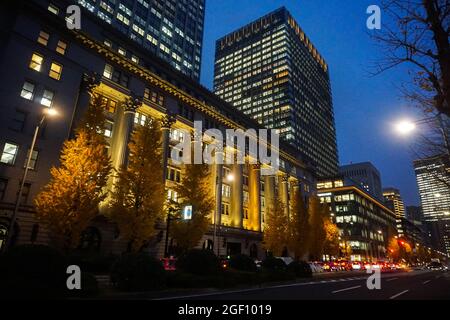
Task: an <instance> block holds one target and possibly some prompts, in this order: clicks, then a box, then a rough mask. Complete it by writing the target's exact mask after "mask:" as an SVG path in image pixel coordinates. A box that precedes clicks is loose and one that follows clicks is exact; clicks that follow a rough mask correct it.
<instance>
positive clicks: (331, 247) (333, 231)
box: [324, 218, 339, 257]
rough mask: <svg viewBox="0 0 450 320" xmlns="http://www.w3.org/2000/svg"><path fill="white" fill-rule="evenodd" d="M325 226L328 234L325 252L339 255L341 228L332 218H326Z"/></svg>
mask: <svg viewBox="0 0 450 320" xmlns="http://www.w3.org/2000/svg"><path fill="white" fill-rule="evenodd" d="M324 228H325V234H326V237H325V244H324V253H325V254H328V255H330V256H335V257H337V256H338V255H339V229H338V227H337V225H335V224H334V223H333V222H332V221H331V219H330V218H326V219H325V222H324Z"/></svg>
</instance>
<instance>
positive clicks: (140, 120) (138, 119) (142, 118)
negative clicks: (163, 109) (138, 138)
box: [134, 112, 147, 126]
mask: <svg viewBox="0 0 450 320" xmlns="http://www.w3.org/2000/svg"><path fill="white" fill-rule="evenodd" d="M146 121H147V116H146V115H145V114H142V113H139V112H136V113H135V114H134V123H135V124H138V125H141V126H143V125H145V122H146Z"/></svg>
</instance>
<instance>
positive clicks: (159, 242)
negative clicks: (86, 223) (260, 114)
mask: <svg viewBox="0 0 450 320" xmlns="http://www.w3.org/2000/svg"><path fill="white" fill-rule="evenodd" d="M65 3H66V2H65V1H51V2H49V1H45V0H36V1H12V2H10V4H9V6H8V4H7V3H2V6H3V7H2V10H0V15H1V16H0V25H1V30H3V31H2V33H1V36H0V63H1V67H2V73H1V75H0V83H1V84H2V90H3V92H5V94H3V95H2V101H1V102H0V109H1V112H2V117H1V119H0V121H1V125H0V133H1V134H0V151H1V152H2V154H1V159H2V161H1V163H0V179H1V180H0V187H1V188H0V232H1V233H0V234H3V236H2V237H3V238H4V237H5V234H6V231H7V227H8V224H9V218H10V217H11V213H12V210H13V207H14V202H15V200H16V196H15V195H16V194H17V192H18V185H19V180H20V177H21V176H22V172H23V163H24V161H25V157H26V154H27V150H28V148H29V145H30V142H31V134H32V132H33V130H34V127H35V126H36V123H37V120H38V119H39V117H40V114H41V113H42V112H43V110H44V109H45V108H48V107H52V108H55V109H57V110H58V113H59V116H58V117H56V118H54V119H49V120H48V121H47V122H46V126H45V129H44V130H43V131H42V132H43V133H42V135H41V136H40V137H39V139H38V141H37V145H36V148H35V154H34V155H33V169H32V170H31V171H30V173H29V175H28V178H27V181H26V188H25V192H24V194H23V196H22V202H21V205H20V208H19V214H18V219H17V227H16V230H15V234H14V239H15V242H16V243H30V242H33V243H45V242H46V241H47V236H46V231H45V226H41V225H39V224H38V223H37V222H36V221H35V220H34V219H33V212H34V208H33V198H34V197H35V195H36V194H37V193H38V192H39V190H40V189H41V188H42V187H43V186H44V185H45V183H46V182H47V181H48V180H49V169H50V167H51V166H52V165H57V164H58V157H59V152H60V149H61V146H62V143H63V142H64V140H65V139H67V138H68V137H70V136H71V134H72V133H73V129H74V127H75V126H76V124H77V121H79V119H80V118H81V116H82V115H83V112H84V111H85V110H86V108H87V105H88V101H89V99H90V97H91V95H92V94H99V95H102V96H103V97H104V99H105V100H106V101H107V106H108V107H107V110H105V113H106V116H107V119H108V122H107V124H106V127H105V130H104V134H105V136H106V138H107V140H108V142H109V154H110V155H111V160H112V163H113V165H114V167H115V168H118V167H120V166H121V165H123V164H126V159H127V147H126V146H127V143H128V140H129V137H130V134H131V132H132V130H133V127H135V126H138V125H140V123H142V122H143V121H144V120H145V119H146V118H153V119H161V120H162V124H163V126H162V130H163V138H164V141H163V149H164V153H163V154H164V159H162V161H163V163H164V164H167V165H164V168H166V174H165V179H166V185H167V188H168V197H171V198H172V199H174V200H176V198H177V194H176V193H175V192H174V191H173V186H174V184H176V183H179V182H180V181H181V179H182V176H183V168H182V167H181V166H177V165H175V164H174V163H173V161H172V160H171V159H170V157H169V155H170V152H169V151H170V148H171V147H172V146H173V145H175V144H176V143H178V142H179V141H180V139H183V138H182V136H181V135H180V129H186V130H192V129H193V125H194V124H193V122H194V120H196V121H201V122H202V124H203V128H205V129H208V128H217V129H220V130H222V131H224V130H225V129H227V128H228V129H238V128H239V129H243V130H246V129H248V128H254V129H259V128H262V127H261V126H260V125H259V124H258V123H257V122H255V121H254V120H252V119H251V118H249V117H247V116H245V115H244V114H242V113H241V112H239V111H236V109H234V108H233V107H232V106H231V105H229V104H228V103H226V102H225V101H223V100H221V99H220V98H219V97H217V96H216V95H215V94H213V93H211V92H210V91H208V90H207V89H205V88H204V87H202V86H201V85H199V84H198V83H197V82H196V81H193V80H192V79H191V78H190V77H188V76H186V75H184V74H182V73H181V72H179V71H178V70H176V69H175V68H173V67H172V66H171V65H170V64H169V63H167V62H165V61H164V60H162V59H159V58H158V57H157V56H154V55H152V54H150V53H149V52H148V51H147V50H146V49H145V48H142V47H141V46H140V45H138V44H136V43H135V42H134V41H132V40H130V39H129V38H128V37H126V36H124V35H123V34H122V33H121V32H120V31H117V30H115V29H111V28H109V25H108V24H107V23H106V22H104V21H102V20H100V19H97V18H94V17H92V16H91V15H83V28H82V30H81V31H70V30H68V29H67V28H66V25H65V19H64V11H65V10H63V8H64V4H65ZM55 5H56V6H58V7H59V8H60V9H61V10H60V11H59V12H55V10H53V9H52V8H53V7H52V6H55ZM83 12H84V11H83ZM121 48H122V49H125V50H126V51H125V54H123V52H121V51H120V50H121ZM279 153H280V159H279V163H278V164H279V169H278V171H277V172H276V173H275V174H274V175H271V176H262V175H261V174H260V172H261V170H262V169H263V168H261V167H260V165H258V164H256V165H250V164H242V165H238V164H235V165H214V166H213V167H212V168H211V170H212V173H213V174H212V178H211V179H213V183H214V184H215V190H211V192H213V193H214V194H215V198H216V206H215V210H214V212H211V222H212V223H213V222H214V221H216V222H217V228H216V230H217V241H216V242H215V245H214V244H213V240H214V232H213V230H214V228H213V226H211V229H210V231H208V232H207V234H206V235H205V236H204V239H203V240H202V242H201V243H200V244H199V246H204V247H209V248H213V247H214V250H215V251H216V252H217V253H219V254H220V255H226V254H232V253H238V252H242V253H247V254H250V255H252V256H254V257H260V258H261V257H262V255H263V250H262V247H261V240H262V231H263V229H264V214H265V212H266V210H268V207H269V206H270V205H271V203H272V201H273V200H274V198H275V197H279V198H280V199H281V200H282V201H283V202H284V203H285V204H288V203H289V195H290V194H291V192H292V191H293V190H294V189H295V188H299V189H300V190H301V191H302V193H303V194H304V195H305V196H306V195H308V194H309V193H310V192H313V191H314V189H315V177H314V175H313V174H312V171H311V169H310V168H309V167H307V166H306V165H305V164H304V163H303V162H302V161H301V160H299V159H300V157H299V155H298V153H297V151H296V150H295V149H293V148H292V147H291V146H290V145H288V144H284V143H281V144H280V148H279ZM231 176H232V177H233V178H232V179H231V178H230V177H231ZM216 190H219V191H218V192H216ZM287 207H288V208H289V206H287ZM287 210H289V209H287ZM100 213H101V212H100ZM214 217H217V219H214ZM160 229H161V230H160V233H159V234H158V236H156V237H155V238H154V239H149V240H151V242H150V244H149V247H148V248H147V250H148V251H149V252H152V253H153V254H155V255H156V256H162V254H163V252H164V238H165V234H164V233H165V226H164V225H163V224H162V225H161V227H160ZM89 232H91V233H92V234H91V237H90V238H91V239H92V238H93V239H96V240H95V241H93V242H92V243H87V244H86V245H90V246H94V247H95V248H97V249H98V250H102V251H104V252H121V251H123V249H124V243H123V241H121V238H120V234H118V233H117V232H116V230H115V227H114V225H113V224H111V223H109V222H108V221H107V220H106V218H104V217H102V216H101V214H100V215H99V217H98V219H96V220H95V221H93V222H92V226H91V227H90V228H89Z"/></svg>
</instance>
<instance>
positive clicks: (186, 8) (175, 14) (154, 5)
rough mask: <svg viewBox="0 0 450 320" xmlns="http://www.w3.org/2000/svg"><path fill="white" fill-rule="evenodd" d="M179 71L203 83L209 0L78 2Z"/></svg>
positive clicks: (93, 0) (85, 0)
mask: <svg viewBox="0 0 450 320" xmlns="http://www.w3.org/2000/svg"><path fill="white" fill-rule="evenodd" d="M78 3H79V4H80V5H81V6H83V7H84V8H86V9H87V10H88V11H90V12H92V13H93V14H95V15H97V16H98V17H99V18H100V19H102V20H104V21H105V22H106V23H108V24H110V25H112V26H113V27H115V28H117V29H119V30H120V31H122V32H123V33H124V34H126V35H127V36H128V37H130V38H131V39H133V40H134V41H136V42H137V43H138V44H140V45H142V46H144V47H146V48H147V49H149V50H150V51H152V52H153V53H155V54H156V55H158V56H159V57H161V58H162V59H164V60H165V61H167V62H169V63H170V64H172V65H173V66H174V67H175V68H176V69H178V70H180V71H181V72H183V73H184V74H186V75H188V76H190V77H191V78H193V79H195V80H197V81H198V80H199V79H200V63H201V55H202V43H203V25H204V18H205V0H102V1H97V0H78Z"/></svg>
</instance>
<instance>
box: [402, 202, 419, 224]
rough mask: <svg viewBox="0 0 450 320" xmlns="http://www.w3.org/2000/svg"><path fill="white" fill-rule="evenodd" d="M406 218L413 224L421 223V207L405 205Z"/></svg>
mask: <svg viewBox="0 0 450 320" xmlns="http://www.w3.org/2000/svg"><path fill="white" fill-rule="evenodd" d="M406 218H407V219H408V220H409V221H412V222H413V223H415V224H421V223H422V221H423V214H422V207H420V206H407V207H406Z"/></svg>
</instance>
